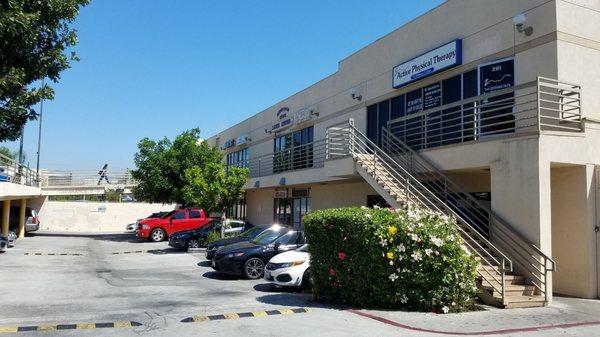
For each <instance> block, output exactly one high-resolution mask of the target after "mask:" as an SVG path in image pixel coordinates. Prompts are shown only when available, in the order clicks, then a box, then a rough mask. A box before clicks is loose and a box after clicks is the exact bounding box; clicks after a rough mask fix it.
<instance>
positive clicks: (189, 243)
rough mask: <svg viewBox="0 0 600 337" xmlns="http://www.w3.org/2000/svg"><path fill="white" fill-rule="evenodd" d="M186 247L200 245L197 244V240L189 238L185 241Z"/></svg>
mask: <svg viewBox="0 0 600 337" xmlns="http://www.w3.org/2000/svg"><path fill="white" fill-rule="evenodd" d="M187 247H188V248H198V247H200V245H199V244H198V240H195V239H190V240H188V242H187Z"/></svg>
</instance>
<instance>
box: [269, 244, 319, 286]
mask: <svg viewBox="0 0 600 337" xmlns="http://www.w3.org/2000/svg"><path fill="white" fill-rule="evenodd" d="M309 257H310V256H309V254H308V245H307V244H306V245H304V246H302V247H300V248H298V249H296V250H291V251H287V252H285V253H281V254H278V255H275V256H274V257H273V258H272V259H271V260H270V261H269V263H267V265H266V266H265V280H267V281H269V282H271V283H273V284H275V285H276V286H281V287H302V288H308V287H309V286H310V274H309V267H310V261H309V260H310V259H309Z"/></svg>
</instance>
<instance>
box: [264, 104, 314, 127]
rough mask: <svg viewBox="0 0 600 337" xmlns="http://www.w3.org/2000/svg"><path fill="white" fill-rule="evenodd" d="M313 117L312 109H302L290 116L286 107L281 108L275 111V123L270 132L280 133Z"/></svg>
mask: <svg viewBox="0 0 600 337" xmlns="http://www.w3.org/2000/svg"><path fill="white" fill-rule="evenodd" d="M313 116H314V108H312V107H310V108H303V109H300V110H298V111H296V112H294V113H293V114H290V109H289V108H288V107H283V108H281V109H279V111H277V119H278V121H277V123H275V124H273V126H272V127H271V132H277V131H281V130H283V129H285V128H287V127H290V126H292V125H296V124H300V123H303V122H306V121H309V120H311V119H312V117H313Z"/></svg>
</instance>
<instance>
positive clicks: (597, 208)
mask: <svg viewBox="0 0 600 337" xmlns="http://www.w3.org/2000/svg"><path fill="white" fill-rule="evenodd" d="M598 74H600V1H597V0H550V1H548V0H523V1H491V0H490V1H470V0H449V1H447V2H445V3H443V4H441V5H440V6H438V7H436V8H434V9H432V10H431V11H429V12H427V13H425V14H424V15H422V16H420V17H418V18H416V19H414V20H413V21H411V22H409V23H407V24H406V25H404V26H402V27H400V28H399V29H397V30H395V31H393V32H391V33H389V34H388V35H386V36H384V37H382V38H380V39H378V40H377V41H375V42H373V43H371V44H369V45H368V46H366V47H364V48H363V49H361V50H359V51H357V52H355V53H354V54H352V55H350V56H348V57H347V58H345V59H343V60H341V61H340V62H339V65H338V71H337V72H335V73H334V74H332V75H330V76H328V77H326V78H324V79H321V80H320V81H318V82H316V83H315V84H313V85H312V86H310V87H308V88H306V89H304V90H302V91H300V92H298V93H296V94H294V95H292V96H290V97H288V98H286V99H284V100H283V101H281V102H278V103H276V104H275V105H273V106H272V107H270V108H268V109H266V110H264V111H261V112H259V113H257V114H256V115H254V116H252V117H250V118H248V119H246V120H244V121H241V122H240V123H239V124H236V125H234V126H232V127H230V128H228V129H226V130H224V131H223V132H220V133H218V134H216V135H214V136H212V137H211V138H209V139H208V141H209V143H210V144H211V145H214V146H217V147H219V148H220V149H222V150H223V152H224V153H225V154H226V158H227V163H228V165H238V166H243V167H247V168H248V169H249V171H250V179H249V181H248V184H247V191H246V200H245V202H244V207H243V209H244V211H245V216H246V218H247V219H248V220H249V221H251V222H253V223H272V222H280V223H284V224H288V225H290V226H294V227H297V228H300V227H301V226H302V218H303V216H304V215H305V214H306V213H308V212H310V211H312V210H315V209H324V208H331V207H341V206H351V205H365V206H373V205H391V206H393V207H400V206H402V205H405V204H409V203H411V202H415V203H420V204H422V205H425V206H427V207H429V208H434V209H441V210H442V211H444V212H447V213H450V214H452V215H454V216H456V217H458V218H459V223H461V224H462V225H464V227H463V229H464V231H463V233H464V237H466V239H465V242H466V244H467V245H468V246H469V248H470V249H472V251H474V252H475V253H477V255H478V256H479V257H480V258H481V259H482V261H483V262H482V266H481V270H480V274H485V273H487V274H490V273H489V272H488V271H486V270H485V266H488V265H489V266H490V268H491V270H492V271H493V274H494V275H493V276H490V277H488V276H482V278H483V283H484V284H485V282H486V281H487V282H488V283H489V284H490V287H489V289H491V290H490V295H491V296H492V297H495V298H496V299H498V298H500V300H498V301H500V305H503V306H510V304H511V303H521V304H522V302H527V303H529V304H532V305H533V302H534V301H536V298H534V297H533V296H534V295H537V296H538V298H537V300H540V298H539V296H541V298H542V300H541V302H543V304H546V303H548V302H549V301H550V300H551V298H552V294H553V293H558V294H565V295H572V296H578V297H586V298H597V297H598V288H599V277H598V273H599V270H600V269H599V268H598V260H599V259H598V256H599V248H598V234H596V233H597V228H598V227H597V224H598V221H600V214H599V213H600V194H599V192H600V183H599V182H598V167H599V166H600V94H599V92H600V79H599V78H600V77H599V76H598ZM463 229H461V230H463ZM531 266H534V267H531ZM490 275H491V274H490ZM507 280H513V284H517V283H518V284H524V285H525V286H526V288H523V289H527V291H529V293H527V292H522V293H521V292H519V294H517V295H518V296H517V295H515V294H512V293H511V291H512V290H511V289H512V288H511V287H510V286H508V285H510V282H508V281H507ZM517 281H519V282H517ZM521 281H523V282H521ZM507 282H508V283H507ZM507 284H508V285H507ZM519 289H521V288H519ZM519 291H520V290H519ZM513 295H514V296H513ZM510 296H513V297H514V298H513V299H512V300H511V298H510ZM536 303H537V302H536Z"/></svg>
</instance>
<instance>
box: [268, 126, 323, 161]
mask: <svg viewBox="0 0 600 337" xmlns="http://www.w3.org/2000/svg"><path fill="white" fill-rule="evenodd" d="M313 138H314V131H313V127H312V126H309V127H307V128H304V129H302V130H298V131H294V132H292V133H289V134H287V135H283V136H279V137H277V138H275V139H274V140H273V152H274V154H273V173H279V172H284V171H290V170H298V169H303V168H310V167H313V140H314V139H313Z"/></svg>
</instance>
